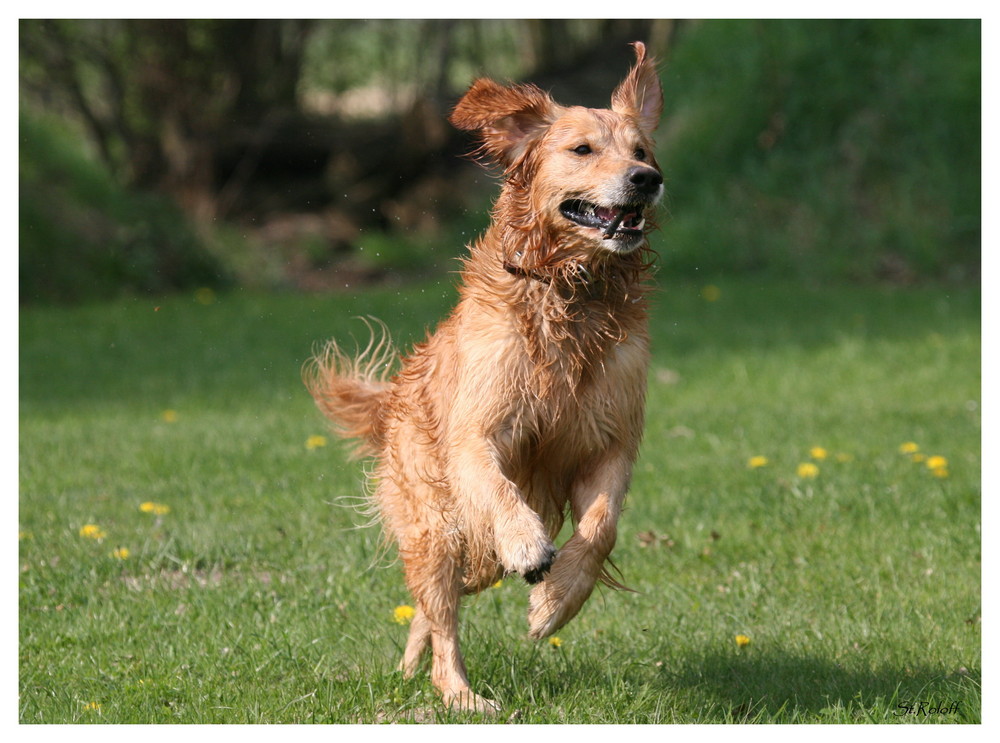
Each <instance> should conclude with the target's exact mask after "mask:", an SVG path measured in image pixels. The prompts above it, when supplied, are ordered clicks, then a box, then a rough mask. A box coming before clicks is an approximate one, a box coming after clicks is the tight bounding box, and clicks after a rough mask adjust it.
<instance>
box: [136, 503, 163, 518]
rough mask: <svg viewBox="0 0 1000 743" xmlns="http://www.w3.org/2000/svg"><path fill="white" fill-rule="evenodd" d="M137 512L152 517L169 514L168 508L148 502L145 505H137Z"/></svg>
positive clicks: (161, 504)
mask: <svg viewBox="0 0 1000 743" xmlns="http://www.w3.org/2000/svg"><path fill="white" fill-rule="evenodd" d="M139 510H140V511H142V512H143V513H151V514H153V515H154V516H165V515H166V514H168V513H170V506H167V505H164V504H163V503H154V502H153V501H151V500H148V501H146V502H145V503H140V504H139Z"/></svg>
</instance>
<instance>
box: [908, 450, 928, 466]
mask: <svg viewBox="0 0 1000 743" xmlns="http://www.w3.org/2000/svg"><path fill="white" fill-rule="evenodd" d="M910 459H911V460H913V461H914V462H916V463H917V464H920V463H921V462H924V461H926V460H927V455H926V454H921V453H919V452H917V453H916V454H914V455H913V456H912V457H910Z"/></svg>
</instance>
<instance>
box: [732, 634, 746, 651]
mask: <svg viewBox="0 0 1000 743" xmlns="http://www.w3.org/2000/svg"><path fill="white" fill-rule="evenodd" d="M733 639H734V640H735V641H736V647H738V648H745V647H746V646H747V645H749V644H750V638H749V637H747V636H746V635H736V637H734V638H733Z"/></svg>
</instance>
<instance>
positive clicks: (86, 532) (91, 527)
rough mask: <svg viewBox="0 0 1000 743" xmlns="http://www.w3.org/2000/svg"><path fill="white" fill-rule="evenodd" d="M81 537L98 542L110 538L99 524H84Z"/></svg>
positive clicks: (81, 528)
mask: <svg viewBox="0 0 1000 743" xmlns="http://www.w3.org/2000/svg"><path fill="white" fill-rule="evenodd" d="M80 536H81V537H84V538H86V539H96V540H98V541H100V540H102V539H104V537H106V536H108V535H107V534H105V533H104V530H103V529H101V527H99V526H98V525H97V524H84V525H83V526H81V527H80Z"/></svg>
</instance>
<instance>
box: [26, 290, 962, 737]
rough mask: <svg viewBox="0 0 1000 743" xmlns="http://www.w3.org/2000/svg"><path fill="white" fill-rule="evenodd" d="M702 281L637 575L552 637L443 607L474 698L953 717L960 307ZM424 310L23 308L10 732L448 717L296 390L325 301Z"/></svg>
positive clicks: (515, 612)
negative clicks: (940, 708)
mask: <svg viewBox="0 0 1000 743" xmlns="http://www.w3.org/2000/svg"><path fill="white" fill-rule="evenodd" d="M706 283H707V282H706ZM711 286H712V287H713V289H712V290H711V291H707V292H706V291H705V286H704V285H702V284H672V283H670V282H666V281H665V282H664V285H663V286H662V287H661V290H660V292H659V294H658V295H657V300H656V304H657V306H656V310H655V314H654V318H653V323H652V329H653V334H654V359H653V364H652V369H651V373H650V385H649V411H648V421H647V430H646V435H645V439H644V444H643V451H642V455H641V458H640V461H639V463H638V465H637V467H636V471H635V477H634V481H633V487H632V492H631V495H630V499H629V503H628V508H627V510H626V512H625V514H624V516H623V518H622V521H621V525H620V531H619V541H618V546H617V547H616V550H615V553H614V559H615V563H616V564H617V566H618V567H619V568H620V570H621V579H622V581H623V582H624V583H625V584H627V585H629V586H630V587H632V588H634V589H635V590H636V592H635V593H620V592H617V593H616V592H612V591H607V590H604V591H599V592H596V593H595V595H594V596H593V597H592V598H591V600H590V602H589V603H588V605H587V606H586V607H585V608H584V610H583V611H582V612H581V614H580V615H579V617H578V618H577V619H576V620H574V622H572V623H571V624H569V625H568V626H567V627H565V628H564V629H562V630H560V632H559V642H557V643H549V642H541V643H533V642H531V641H529V640H528V639H527V638H526V620H525V612H526V607H527V590H526V587H525V586H524V584H523V582H522V581H521V580H520V579H518V578H516V577H511V578H507V579H505V580H503V581H502V582H501V584H500V585H499V586H497V587H495V588H493V589H491V590H488V591H486V592H484V593H483V594H481V595H479V596H477V597H474V598H472V599H470V600H469V601H468V602H467V605H466V608H465V611H464V613H463V630H462V637H463V646H464V649H465V653H466V660H467V664H468V666H469V671H470V676H471V678H472V681H473V684H474V686H475V687H476V689H477V691H479V692H480V693H482V694H484V695H487V696H491V697H493V698H495V699H497V700H498V701H499V702H500V703H501V704H502V705H503V707H504V714H503V715H501V717H500V718H499V719H500V720H503V721H506V720H507V719H509V718H511V716H513V719H515V720H516V721H518V722H538V723H558V722H587V723H589V722H606V723H645V722H660V723H669V722H685V723H691V722H976V721H978V720H979V719H980V710H979V681H980V674H981V661H980V585H979V575H980V538H981V535H980V516H979V508H980V484H979V473H980V466H981V459H980V440H979V436H980V420H979V400H980V397H979V394H980V390H979V385H980V378H979V353H980V344H979V297H978V294H977V293H975V292H973V291H971V290H954V289H931V288H927V289H908V290H888V289H885V290H883V289H876V288H858V287H853V288H843V289H827V290H823V291H820V290H812V289H807V288H803V287H800V286H797V285H792V284H774V283H770V284H766V285H756V284H754V283H752V282H750V281H745V282H734V281H728V282H727V281H713V282H712V284H711ZM453 297H454V294H453V290H452V289H451V287H450V284H449V283H448V281H442V282H436V283H429V284H425V285H422V286H418V287H414V288H410V289H406V290H401V291H399V292H396V291H377V292H367V293H357V294H344V295H340V296H332V297H299V296H277V297H266V296H258V295H245V294H241V293H233V294H220V295H217V296H213V297H212V301H210V302H205V301H203V300H204V299H205V297H204V296H202V297H201V299H200V300H199V299H198V298H196V297H194V296H190V297H188V296H178V297H175V298H171V299H157V300H155V301H147V300H141V299H136V300H130V301H123V302H118V303H115V304H109V305H95V306H90V307H83V308H76V309H71V310H70V309H66V310H61V309H26V310H23V311H22V313H21V322H20V325H21V336H20V340H21V346H20V397H21V400H20V502H19V504H20V508H19V524H18V532H19V533H18V537H19V547H20V561H19V570H20V576H19V577H20V591H19V595H20V620H21V621H20V629H19V633H20V637H19V639H20V644H19V654H20V696H19V715H20V720H21V721H22V722H43V723H44V722H49V723H51V722H104V723H107V722H115V723H125V722H128V723H154V722H186V723H215V722H234V723H243V722H330V723H349V722H376V721H386V722H389V721H416V722H424V721H431V722H433V721H439V722H447V721H458V720H465V719H469V718H468V717H467V716H465V715H461V714H459V713H454V712H450V711H447V710H443V709H441V707H440V705H439V704H438V702H437V700H436V697H435V696H434V693H433V690H432V688H431V686H430V683H429V680H428V679H427V676H426V675H425V674H422V675H418V676H417V677H416V678H415V679H412V680H403V679H402V678H401V676H400V675H399V674H398V673H397V672H396V670H395V668H396V663H397V662H398V659H399V656H400V654H401V652H402V646H403V643H404V642H405V638H406V631H407V628H406V626H405V622H406V614H407V612H406V610H405V609H403V608H402V607H406V606H409V605H411V604H412V600H411V598H410V597H409V596H408V595H407V593H406V591H405V589H404V586H403V582H402V578H401V574H400V570H399V568H398V565H396V564H395V562H394V560H393V554H392V552H391V550H389V551H388V552H386V550H385V549H384V546H383V544H382V541H381V539H380V536H379V533H378V531H377V529H375V528H361V527H363V525H364V524H366V523H368V522H369V521H370V520H371V518H370V515H368V514H366V513H365V510H364V505H365V504H364V503H363V501H362V500H361V498H360V496H361V495H362V493H363V479H364V477H363V471H362V467H361V465H359V464H357V463H350V462H349V461H348V460H347V458H346V456H345V452H344V450H343V448H342V447H339V446H338V445H336V444H335V442H334V440H333V439H329V440H328V439H327V436H328V432H327V431H326V429H325V427H324V425H323V423H322V421H321V420H320V417H319V415H318V413H316V412H315V411H314V409H313V407H312V403H311V401H310V400H309V398H308V395H307V394H306V393H305V391H304V389H303V388H302V387H301V384H300V382H299V369H300V367H301V364H302V363H303V361H304V360H305V359H306V358H307V356H308V355H309V353H310V351H311V349H312V348H313V346H314V344H316V343H317V342H320V341H322V340H323V339H325V338H327V337H329V336H331V335H337V336H338V337H340V338H345V337H349V336H350V334H352V333H353V334H354V335H356V336H357V337H358V339H359V340H361V341H363V340H364V339H365V333H366V331H365V329H364V326H363V324H362V323H359V322H357V321H356V320H352V319H351V318H352V317H353V316H359V315H369V314H370V315H375V316H378V317H381V318H382V319H383V320H384V321H385V322H386V323H387V324H388V325H389V327H390V328H391V329H392V330H393V332H394V335H396V337H397V340H400V341H401V342H402V343H403V344H404V345H405V344H406V343H409V342H412V341H414V340H419V339H420V338H421V337H422V335H423V333H424V328H425V327H426V326H429V325H432V324H433V323H434V322H435V320H436V318H439V317H441V316H442V315H443V313H445V312H446V311H447V308H448V307H449V306H450V304H451V302H452V301H453ZM168 412H169V415H168V414H167V413H168ZM936 458H941V459H936ZM942 459H943V460H946V466H943V467H942V466H937V467H933V466H930V465H931V463H932V462H933V463H934V464H937V465H941V463H942ZM805 465H809V466H808V467H807V468H806V470H805V471H804V470H803V467H804V466H805ZM954 701H957V702H958V709H957V711H956V712H953V713H947V714H935V715H903V714H901V710H903V707H900V705H903V706H904V707H905V705H907V704H916V703H920V702H925V703H928V706H932V705H934V704H936V703H943V702H948V703H949V704H950V703H951V702H954Z"/></svg>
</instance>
